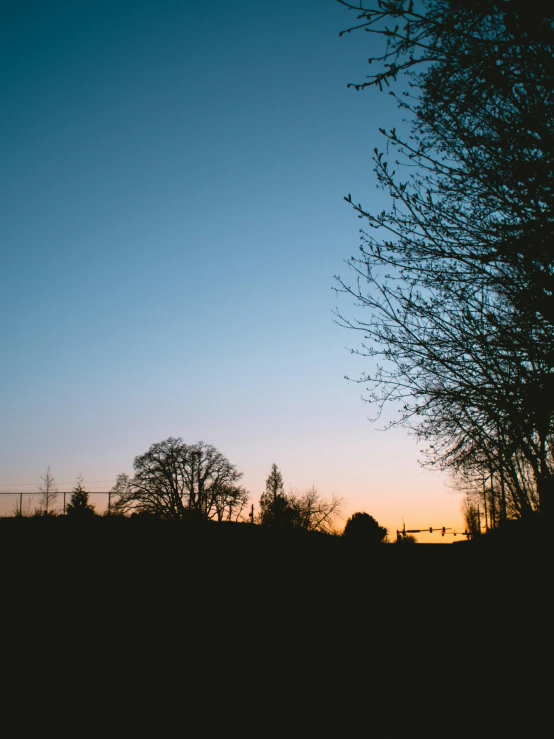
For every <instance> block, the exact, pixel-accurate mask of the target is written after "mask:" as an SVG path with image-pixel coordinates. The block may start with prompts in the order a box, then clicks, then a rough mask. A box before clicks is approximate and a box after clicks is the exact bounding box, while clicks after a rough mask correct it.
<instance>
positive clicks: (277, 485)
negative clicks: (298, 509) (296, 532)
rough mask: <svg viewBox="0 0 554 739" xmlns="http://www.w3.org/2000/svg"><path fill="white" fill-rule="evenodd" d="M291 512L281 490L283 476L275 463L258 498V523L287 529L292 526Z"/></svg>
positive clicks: (282, 489)
mask: <svg viewBox="0 0 554 739" xmlns="http://www.w3.org/2000/svg"><path fill="white" fill-rule="evenodd" d="M293 517H294V516H293V511H292V509H291V507H290V505H289V501H288V499H287V496H286V495H285V492H284V488H283V476H282V474H281V472H280V471H279V468H278V467H277V465H276V464H275V462H274V463H273V464H272V465H271V470H270V472H269V475H268V477H267V480H266V482H265V491H264V492H263V493H262V495H261V497H260V512H259V514H258V522H259V523H260V524H262V526H273V527H280V528H282V527H287V526H292V525H293Z"/></svg>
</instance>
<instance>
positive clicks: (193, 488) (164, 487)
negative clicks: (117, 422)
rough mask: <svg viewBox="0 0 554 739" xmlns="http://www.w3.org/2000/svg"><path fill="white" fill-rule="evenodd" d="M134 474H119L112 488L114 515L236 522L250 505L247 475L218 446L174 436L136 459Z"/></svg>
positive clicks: (153, 445)
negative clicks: (244, 485) (241, 482)
mask: <svg viewBox="0 0 554 739" xmlns="http://www.w3.org/2000/svg"><path fill="white" fill-rule="evenodd" d="M134 468H135V475H134V477H133V478H130V477H129V476H128V475H119V476H118V478H117V481H116V485H115V486H114V488H112V494H113V497H114V512H116V513H118V512H119V513H126V514H128V513H131V512H139V513H154V514H157V515H159V516H161V517H162V518H185V517H186V516H187V515H192V514H195V515H197V516H200V517H203V518H208V519H217V520H219V521H222V520H236V518H237V517H238V516H239V515H240V512H241V511H242V510H243V508H244V506H245V505H246V502H247V500H248V493H247V492H246V490H245V489H244V488H242V487H240V486H239V485H237V483H238V481H239V480H240V478H241V477H242V472H239V471H238V470H237V468H236V467H235V466H234V465H233V464H231V462H230V461H229V460H228V459H227V458H226V457H224V456H223V454H221V452H219V451H218V450H217V449H216V448H215V447H214V446H212V445H210V444H205V443H204V442H203V441H199V442H198V443H197V444H192V445H191V444H185V443H184V442H183V440H182V439H179V438H175V437H169V438H168V439H165V440H164V441H161V442H159V443H156V444H152V446H151V447H150V449H149V450H148V451H147V452H146V453H145V454H142V455H139V456H138V457H135V461H134Z"/></svg>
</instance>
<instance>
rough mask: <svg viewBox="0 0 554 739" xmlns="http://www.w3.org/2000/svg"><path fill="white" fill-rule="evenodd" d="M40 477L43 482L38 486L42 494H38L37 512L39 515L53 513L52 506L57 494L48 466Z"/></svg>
mask: <svg viewBox="0 0 554 739" xmlns="http://www.w3.org/2000/svg"><path fill="white" fill-rule="evenodd" d="M40 479H41V480H42V483H43V484H42V485H41V486H40V487H39V490H40V492H41V493H42V495H41V496H40V507H39V509H38V511H37V512H38V513H39V515H44V516H49V515H51V514H53V513H54V506H55V504H56V500H57V499H58V496H59V493H58V489H57V488H56V485H55V480H54V476H53V475H52V473H51V471H50V467H48V469H47V470H46V472H45V474H44V475H43V476H42V477H41V478H40Z"/></svg>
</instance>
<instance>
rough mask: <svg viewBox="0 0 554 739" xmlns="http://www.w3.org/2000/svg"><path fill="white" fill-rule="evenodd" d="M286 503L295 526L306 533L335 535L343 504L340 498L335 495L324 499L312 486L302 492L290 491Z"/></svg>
mask: <svg viewBox="0 0 554 739" xmlns="http://www.w3.org/2000/svg"><path fill="white" fill-rule="evenodd" d="M287 501H288V505H289V507H290V508H291V510H292V521H293V523H294V525H295V526H297V527H298V528H302V529H306V531H320V532H322V533H325V534H331V533H335V523H336V521H337V519H338V518H339V517H340V515H341V510H342V506H343V503H344V501H343V499H342V498H339V497H338V496H337V495H332V496H331V498H330V499H327V498H324V497H323V496H321V495H320V494H319V492H318V491H317V489H316V488H315V487H314V486H312V487H311V488H310V489H309V490H304V491H297V490H291V491H290V492H289V494H288V495H287Z"/></svg>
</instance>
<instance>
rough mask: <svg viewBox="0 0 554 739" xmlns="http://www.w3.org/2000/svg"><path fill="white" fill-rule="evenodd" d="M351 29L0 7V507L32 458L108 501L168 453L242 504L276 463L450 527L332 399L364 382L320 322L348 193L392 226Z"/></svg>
mask: <svg viewBox="0 0 554 739" xmlns="http://www.w3.org/2000/svg"><path fill="white" fill-rule="evenodd" d="M351 21H352V15H351V14H349V13H348V12H347V11H346V10H345V9H344V8H343V7H341V6H340V5H339V4H338V3H337V2H335V0H305V1H304V2H302V3H298V2H293V1H292V0H282V1H281V2H279V3H260V2H259V1H258V2H255V1H254V0H236V1H234V2H230V1H227V2H224V1H223V0H215V1H213V2H210V3H198V2H186V1H185V0H157V1H156V2H154V1H153V0H149V1H145V2H138V1H137V0H133V1H130V0H129V1H128V0H119V1H118V0H110V2H105V1H104V0H68V1H67V2H62V1H58V0H50V1H49V2H48V3H44V2H30V1H27V0H18V1H17V2H11V3H10V2H8V3H7V4H4V10H3V11H2V18H1V23H0V26H1V29H2V30H1V31H0V33H1V35H2V38H1V44H2V49H3V51H2V56H3V59H2V65H1V70H2V72H1V75H2V80H1V83H2V90H3V93H4V115H3V118H2V122H1V124H0V125H1V126H2V136H1V140H0V157H1V159H0V163H1V164H0V171H1V174H0V178H1V179H0V188H1V193H0V195H1V199H2V204H3V218H2V225H1V226H0V229H1V230H0V238H1V243H2V255H3V259H2V263H3V271H2V272H3V280H2V290H1V292H0V302H1V314H0V315H1V319H0V320H1V324H0V330H1V340H2V349H3V351H2V354H3V359H2V365H1V366H2V389H1V391H0V392H1V395H0V401H1V412H2V419H3V423H2V431H1V434H2V438H1V441H0V483H1V485H0V488H1V489H3V490H8V489H15V488H18V487H20V486H21V485H33V484H36V483H38V482H40V480H39V476H40V475H41V474H43V473H44V471H45V469H46V467H47V466H48V465H51V467H52V472H53V473H54V475H55V477H56V479H57V480H58V481H59V482H60V483H61V482H68V483H71V482H72V481H74V479H75V477H76V475H77V474H78V473H81V472H82V473H83V475H84V477H85V481H86V482H87V484H88V485H89V489H92V488H94V487H96V488H98V489H100V488H101V487H103V488H106V487H109V481H110V480H113V479H114V478H115V476H116V474H117V473H119V472H122V471H126V472H131V471H132V460H133V457H134V456H135V455H137V454H141V453H143V452H144V451H146V449H147V448H148V447H149V446H150V444H152V443H154V442H156V441H160V440H162V439H164V438H167V437H168V436H170V435H173V436H181V437H183V439H184V440H185V441H187V442H188V443H194V442H195V441H197V440H199V439H203V440H204V441H206V442H208V443H212V444H214V445H215V446H216V447H218V449H220V450H221V451H222V452H223V453H224V454H225V455H226V456H228V457H229V458H230V459H231V461H232V462H234V463H235V464H237V465H238V466H239V468H240V469H242V470H243V471H244V473H245V476H244V483H245V485H246V486H247V488H248V489H249V490H250V491H251V494H252V499H253V502H255V503H256V502H257V500H258V498H259V495H260V493H261V491H262V490H263V487H264V481H265V477H266V476H267V474H268V472H269V469H270V466H271V464H272V463H273V462H276V463H277V464H278V466H279V467H280V468H281V470H282V472H283V475H284V478H285V484H286V486H288V485H293V486H295V487H298V488H303V487H309V486H311V485H312V484H315V485H316V486H317V487H318V488H319V490H320V491H321V492H322V493H324V494H326V495H327V494H331V493H332V492H336V493H337V494H339V495H343V496H344V497H345V498H346V501H347V503H346V506H345V513H346V514H348V513H352V512H353V511H355V510H366V511H368V512H369V513H371V514H372V515H374V516H375V517H376V518H377V519H378V520H379V521H380V523H383V524H384V525H387V526H388V527H389V528H391V529H393V530H394V529H396V528H398V527H400V526H401V523H402V521H401V517H404V518H406V522H407V524H408V525H411V526H417V525H422V526H423V525H425V526H426V525H431V524H432V525H435V526H437V525H454V526H459V525H460V523H461V521H460V519H461V517H460V514H459V503H460V501H459V498H458V497H457V496H456V495H455V494H454V493H453V492H452V491H451V490H449V489H448V487H447V483H448V479H447V478H446V477H445V476H443V475H441V474H439V473H431V472H427V471H424V470H421V469H420V467H419V465H418V462H417V458H418V456H419V454H418V448H417V444H416V443H415V442H414V441H413V440H412V439H410V438H409V437H408V436H407V434H406V432H404V431H401V430H400V431H395V432H388V433H383V432H382V431H379V430H377V428H376V427H375V426H374V425H372V424H370V423H369V422H368V420H367V417H368V416H369V415H370V414H371V409H370V408H369V407H368V406H367V405H364V404H363V403H362V402H361V401H360V395H361V392H362V388H361V387H360V386H357V385H353V384H349V383H347V382H346V381H345V380H344V375H351V376H357V375H358V374H359V373H360V372H361V371H362V370H363V369H367V367H365V366H364V363H363V362H362V361H361V360H359V359H356V358H354V357H352V356H351V355H350V354H349V353H348V352H347V350H346V348H345V347H349V346H353V347H355V346H357V343H358V337H357V336H355V335H351V334H349V333H348V332H347V331H345V330H344V329H341V328H339V327H338V326H337V325H336V324H335V323H334V322H333V314H332V310H333V309H334V308H335V307H336V306H337V305H339V307H340V309H341V310H342V311H343V312H344V313H348V311H349V310H352V311H353V310H354V309H353V308H352V307H351V306H350V305H349V304H348V302H347V301H345V300H344V299H343V300H342V301H340V302H338V299H337V296H336V294H335V293H334V292H333V290H332V288H333V285H334V280H333V277H334V275H336V274H342V275H345V273H346V270H347V268H346V266H345V264H344V261H343V260H345V259H348V257H349V256H351V255H352V254H354V253H355V252H356V251H357V248H358V243H359V242H358V229H359V226H360V222H359V221H358V219H357V218H356V216H355V214H354V212H353V211H352V210H351V209H350V208H349V206H348V205H347V204H346V203H345V202H344V201H343V197H344V196H345V195H347V194H348V193H350V192H351V193H352V194H353V195H354V197H355V198H356V200H357V201H361V202H363V203H364V204H366V205H367V206H368V207H371V208H373V209H375V210H380V209H382V208H383V207H386V204H387V200H386V198H385V197H384V195H383V193H381V192H379V191H378V190H377V189H376V182H375V177H374V175H373V173H372V170H371V156H372V151H373V148H374V147H375V146H379V145H380V144H381V137H380V135H379V133H378V127H379V126H384V127H391V126H393V125H395V124H397V123H398V115H399V114H398V112H397V110H396V106H395V104H394V101H393V100H392V99H391V98H390V97H389V96H387V95H386V94H379V93H378V92H377V91H371V92H365V93H356V92H354V91H353V90H349V89H347V87H346V83H347V82H349V81H359V80H360V79H362V78H363V76H364V75H365V74H366V60H367V57H368V56H369V55H370V54H371V53H372V50H371V49H370V43H375V42H374V41H373V40H372V37H371V36H370V35H369V34H352V35H349V36H347V37H345V38H339V36H338V34H339V32H340V31H341V30H343V29H344V28H346V27H347V26H348V25H349V24H350V23H351ZM352 315H353V313H352ZM88 481H90V483H89V482H88ZM95 481H99V482H98V483H96V482H95ZM100 482H101V483H102V485H101V484H100ZM104 482H106V484H104ZM93 483H94V484H93ZM60 487H62V486H60ZM24 489H27V488H24ZM29 489H31V488H29ZM0 505H2V504H1V503H0ZM430 518H432V519H433V520H430ZM435 518H437V520H435Z"/></svg>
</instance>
